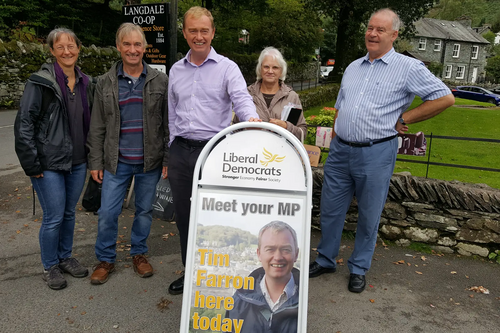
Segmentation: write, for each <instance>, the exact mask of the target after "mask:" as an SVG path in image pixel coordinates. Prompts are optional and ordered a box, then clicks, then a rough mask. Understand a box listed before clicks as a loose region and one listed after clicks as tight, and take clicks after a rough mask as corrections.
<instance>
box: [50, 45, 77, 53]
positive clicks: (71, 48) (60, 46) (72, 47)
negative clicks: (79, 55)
mask: <svg viewBox="0 0 500 333" xmlns="http://www.w3.org/2000/svg"><path fill="white" fill-rule="evenodd" d="M65 49H68V51H70V52H72V51H74V50H76V49H77V47H76V45H75V44H70V45H68V46H62V45H59V46H56V47H55V50H56V51H57V52H64V50H65Z"/></svg>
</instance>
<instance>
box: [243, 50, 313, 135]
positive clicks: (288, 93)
mask: <svg viewBox="0 0 500 333" xmlns="http://www.w3.org/2000/svg"><path fill="white" fill-rule="evenodd" d="M255 71H256V73H257V81H256V82H255V83H254V84H252V85H251V86H249V87H248V92H249V93H250V95H251V96H252V98H253V102H254V103H255V107H256V108H257V113H258V114H259V117H260V119H262V121H267V122H270V123H271V124H275V125H278V126H281V127H283V128H284V129H287V130H288V131H290V132H291V133H292V134H293V135H295V136H296V137H297V138H298V139H299V140H301V141H302V140H303V139H304V138H305V136H306V134H307V124H306V120H305V118H304V114H303V113H301V114H300V116H299V120H298V121H297V124H296V125H294V124H292V123H291V122H289V121H285V120H281V113H282V112H283V109H284V108H285V107H292V108H298V109H302V105H301V103H300V99H299V95H297V93H296V92H295V91H293V89H292V88H291V87H290V86H287V85H286V84H285V83H284V81H285V78H286V71H287V65H286V61H285V59H284V58H283V55H282V54H281V52H280V51H278V50H277V49H276V48H274V47H266V48H265V49H264V50H262V52H261V53H260V56H259V61H258V63H257V67H256V69H255ZM236 122H238V119H235V123H236Z"/></svg>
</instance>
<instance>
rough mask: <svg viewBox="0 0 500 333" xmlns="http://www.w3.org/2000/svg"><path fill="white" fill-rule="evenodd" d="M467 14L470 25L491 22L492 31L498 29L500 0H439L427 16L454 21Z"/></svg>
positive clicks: (499, 23) (499, 24) (499, 26)
mask: <svg viewBox="0 0 500 333" xmlns="http://www.w3.org/2000/svg"><path fill="white" fill-rule="evenodd" d="M462 16H467V17H469V18H470V19H471V21H472V26H473V27H477V26H482V25H483V23H488V24H492V30H493V32H498V31H500V0H440V1H439V2H437V3H436V5H435V6H434V8H432V9H431V10H430V11H429V14H428V16H427V17H431V18H437V19H442V20H449V21H455V20H456V19H457V18H459V17H462Z"/></svg>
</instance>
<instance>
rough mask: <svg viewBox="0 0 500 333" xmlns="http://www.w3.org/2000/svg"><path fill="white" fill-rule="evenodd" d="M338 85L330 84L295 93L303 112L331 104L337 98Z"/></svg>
mask: <svg viewBox="0 0 500 333" xmlns="http://www.w3.org/2000/svg"><path fill="white" fill-rule="evenodd" d="M339 89H340V84H338V83H331V84H325V85H322V86H319V87H316V88H313V89H308V90H303V91H299V92H297V94H298V95H299V97H300V102H301V103H302V108H303V110H304V111H307V109H309V108H312V107H314V106H318V105H322V104H325V103H327V102H331V101H333V100H335V99H336V98H337V95H338V93H339Z"/></svg>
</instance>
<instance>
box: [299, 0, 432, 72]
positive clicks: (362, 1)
mask: <svg viewBox="0 0 500 333" xmlns="http://www.w3.org/2000/svg"><path fill="white" fill-rule="evenodd" d="M308 1H309V3H310V4H311V5H312V6H313V7H314V8H316V9H317V10H319V11H321V12H322V13H323V14H325V15H326V16H329V17H331V18H332V20H333V22H334V23H335V24H336V26H337V41H336V47H335V49H336V55H335V68H334V70H333V72H332V73H333V74H332V73H330V75H333V76H334V77H337V78H339V77H340V76H339V74H340V73H342V72H343V71H344V70H345V68H346V67H347V65H348V64H349V63H350V62H352V61H353V60H354V59H356V58H357V57H359V56H360V55H361V54H362V53H363V52H365V50H364V42H363V37H362V36H363V35H364V30H365V25H366V23H367V22H368V19H369V17H370V15H371V13H373V12H374V11H375V10H377V9H380V8H384V7H389V8H392V9H393V10H394V11H396V12H397V13H398V14H399V16H400V17H401V20H402V21H403V22H404V24H405V29H404V31H403V32H402V34H401V36H402V37H404V36H405V35H408V34H411V33H412V32H413V31H414V27H413V22H414V21H416V20H418V19H420V18H422V17H423V16H424V15H425V14H426V13H427V12H428V11H429V9H430V8H431V7H432V5H433V4H434V1H433V0H414V1H400V0H382V1H377V2H374V1H366V0H350V1H345V0H308Z"/></svg>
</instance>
